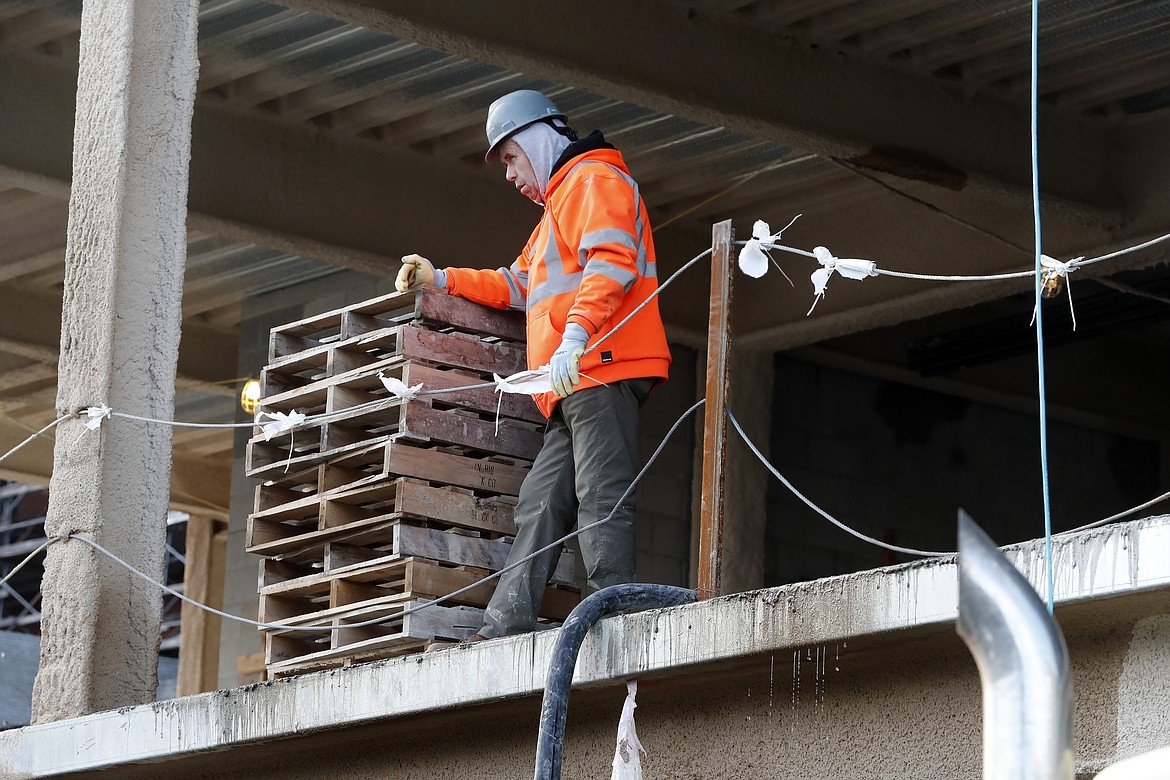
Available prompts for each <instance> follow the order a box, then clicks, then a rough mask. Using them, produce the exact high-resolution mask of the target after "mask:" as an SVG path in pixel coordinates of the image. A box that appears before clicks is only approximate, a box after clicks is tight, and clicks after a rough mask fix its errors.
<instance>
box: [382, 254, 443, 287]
mask: <svg viewBox="0 0 1170 780" xmlns="http://www.w3.org/2000/svg"><path fill="white" fill-rule="evenodd" d="M424 284H433V285H435V286H437V287H446V286H447V274H446V272H445V271H442V270H439V269H438V268H435V266H434V265H432V264H431V261H430V260H427V259H426V258H425V257H423V256H422V255H406V256H405V257H403V258H402V268H400V269H398V278H397V279H395V280H394V289H396V290H398V292H409V291H410V290H417V289H418V288H420V287H422V286H423V285H424Z"/></svg>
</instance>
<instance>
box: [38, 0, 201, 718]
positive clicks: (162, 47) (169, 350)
mask: <svg viewBox="0 0 1170 780" xmlns="http://www.w3.org/2000/svg"><path fill="white" fill-rule="evenodd" d="M197 9H198V3H197V2H195V0H187V1H185V2H179V3H177V4H174V3H168V4H158V3H151V2H125V0H95V2H87V3H86V4H85V7H84V11H83V17H82V34H81V55H80V58H81V60H80V61H81V66H80V76H79V79H78V100H77V122H76V132H75V135H74V166H73V191H72V197H71V199H70V203H69V230H68V246H67V250H66V258H65V298H64V308H63V313H62V322H61V357H60V367H59V377H60V381H59V386H58V394H57V412H58V414H69V413H74V412H77V411H78V410H80V409H84V408H85V407H87V406H97V405H100V404H102V403H107V404H109V405H110V406H112V407H113V408H115V409H117V410H120V411H126V412H130V413H133V414H140V415H146V416H151V417H163V418H167V417H170V416H171V415H172V413H173V399H174V387H175V366H176V362H177V357H178V347H179V327H180V326H179V323H180V304H181V301H182V290H183V265H184V260H185V257H186V233H187V231H186V211H187V165H188V157H189V149H190V123H191V114H192V109H193V106H194V99H195V82H196V78H197V75H198V61H197V59H196V54H195V44H196V35H195V20H196V13H197ZM170 454H171V430H170V428H168V427H165V426H144V425H141V424H137V423H131V422H129V421H126V420H113V421H106V422H105V423H104V424H103V425H102V428H101V430H100V431H97V432H90V431H86V430H85V428H84V427H83V425H82V422H81V421H80V420H76V419H74V420H69V421H67V422H66V423H64V424H63V425H61V426H60V427H59V429H58V430H57V440H56V447H55V452H54V469H53V478H52V482H51V492H50V503H49V510H48V519H47V521H46V523H45V531H46V533H47V534H49V535H50V536H53V535H65V534H69V533H74V532H79V533H84V534H87V535H90V536H91V537H92V538H94V539H95V540H96V541H97V542H99V543H101V544H103V545H105V546H107V547H108V548H109V549H111V550H112V551H114V552H115V553H116V554H119V555H120V556H121V557H123V558H125V559H127V560H129V561H130V562H131V563H133V564H134V565H136V566H137V567H139V568H140V569H142V570H144V571H147V572H151V573H154V574H156V575H158V574H161V572H162V563H163V545H164V540H165V532H164V529H165V522H166V511H167V497H168V494H169V484H170ZM44 583H45V584H44V591H43V592H44V601H43V605H44V606H43V615H44V617H43V622H42V637H43V639H42V643H41V665H40V672H39V674H38V676H37V680H36V685H35V688H34V693H33V720H34V722H46V721H52V720H58V719H61V718H67V717H76V716H78V715H83V714H85V713H89V712H94V711H97V710H105V709H111V708H113V707H120V706H127V705H132V704H141V703H143V702H148V701H152V700H153V699H154V694H155V688H156V686H157V677H156V665H157V660H158V645H159V623H160V620H161V611H162V602H161V600H160V599H159V595H158V592H157V590H155V589H154V588H153V587H152V586H149V585H146V584H144V583H142V582H140V581H138V580H132V578H131V577H130V575H129V574H127V573H125V572H123V571H122V570H120V569H118V570H115V568H114V566H113V564H111V563H109V562H106V561H102V560H99V559H98V557H97V555H96V553H95V552H94V551H93V550H92V549H90V548H89V547H88V546H85V545H83V544H82V543H80V542H69V543H64V544H56V545H53V546H52V547H51V548H49V550H48V553H47V556H46V561H45V577H44Z"/></svg>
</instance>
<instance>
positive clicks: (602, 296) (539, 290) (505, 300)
mask: <svg viewBox="0 0 1170 780" xmlns="http://www.w3.org/2000/svg"><path fill="white" fill-rule="evenodd" d="M657 287H658V278H657V270H656V265H655V257H654V240H653V238H652V236H651V235H650V226H649V223H648V222H647V219H646V206H645V204H644V203H643V202H642V198H641V196H640V194H639V192H638V185H637V183H636V182H635V181H634V180H633V178H631V177H630V174H629V170H628V169H627V168H626V165H625V161H624V160H623V159H622V156H621V153H620V152H618V151H617V150H615V149H595V150H592V151H588V152H586V153H584V154H582V155H580V156H578V157H576V158H574V159H573V160H571V161H569V163H567V164H566V165H564V166H562V167H561V169H560V170H558V171H557V172H556V173H554V174H553V176H552V178H551V179H550V180H549V184H548V192H547V194H546V196H545V209H544V216H543V217H542V218H541V220H540V223H539V224H538V225H537V226H536V229H535V230H533V231H532V235H531V236H530V237H529V239H528V243H527V244H526V245H525V246H524V250H523V251H522V252H521V253H520V256H519V257H517V258H516V261H515V262H514V263H512V265H511V266H510V267H509V268H499V269H496V270H494V271H490V270H475V269H470V268H448V269H447V292H449V293H451V294H452V295H459V296H461V297H464V298H468V299H470V300H473V301H477V302H478V303H483V304H486V305H488V306H494V307H496V308H500V309H504V308H513V309H519V308H524V309H525V310H526V312H527V315H528V367H529V368H533V369H534V368H539V367H540V366H543V365H545V364H547V363H548V362H549V359H550V358H551V357H552V354H553V352H555V351H556V349H557V347H559V346H560V344H561V336H562V334H563V333H564V331H565V324H566V323H567V322H576V323H578V324H580V325H581V326H582V327H583V328H585V331H586V332H587V333H588V334H589V345H590V346H592V345H593V344H594V343H596V342H597V341H598V339H600V338H602V337H603V336H605V334H607V333H609V332H611V331H612V330H613V328H614V326H615V325H617V324H618V323H619V322H621V321H622V320H623V319H624V318H625V317H626V315H628V314H629V313H630V312H632V311H633V310H634V309H636V308H637V307H638V305H639V304H641V303H642V302H644V301H645V300H646V299H647V297H649V296H650V295H651V294H652V293H653V292H654V290H655V289H657ZM669 366H670V349H669V348H668V347H667V344H666V334H665V332H664V331H663V328H662V318H661V316H660V315H659V313H658V300H657V299H654V300H652V301H651V302H650V303H649V304H647V306H646V307H645V308H644V309H642V310H641V311H640V312H638V314H637V315H635V316H634V317H633V318H632V319H631V320H630V321H629V322H628V323H627V324H626V325H624V326H622V328H621V329H620V330H618V331H617V332H616V333H615V334H614V335H613V336H612V337H611V338H607V339H606V340H605V342H604V343H602V344H601V346H600V347H598V348H597V349H596V350H594V351H592V352H589V353H588V354H587V355H585V356H584V357H583V358H582V359H581V384H580V387H582V388H584V387H593V386H595V385H597V384H599V383H609V382H616V381H619V380H622V379H635V378H638V377H652V378H659V379H665V378H666V377H667V373H668V368H669ZM586 375H588V376H586ZM535 399H536V405H537V406H538V407H539V408H540V410H541V412H543V413H544V415H545V416H546V417H548V416H550V415H551V414H552V411H553V409H554V408H555V407H556V404H557V401H558V400H559V399H558V398H557V396H556V395H555V394H554V393H543V394H540V395H537V396H535Z"/></svg>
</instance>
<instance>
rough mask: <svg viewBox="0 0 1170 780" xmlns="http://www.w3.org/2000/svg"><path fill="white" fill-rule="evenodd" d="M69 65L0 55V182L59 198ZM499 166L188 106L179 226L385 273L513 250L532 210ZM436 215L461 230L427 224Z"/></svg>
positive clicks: (493, 257) (475, 260) (67, 132)
mask: <svg viewBox="0 0 1170 780" xmlns="http://www.w3.org/2000/svg"><path fill="white" fill-rule="evenodd" d="M76 80H77V76H76V73H71V72H70V71H69V69H67V68H64V67H61V66H59V65H57V64H55V63H53V62H51V61H47V60H45V59H39V58H21V57H10V56H6V55H4V54H3V53H0V105H4V106H5V111H10V112H12V113H13V115H17V114H19V115H20V116H22V117H23V121H21V122H5V123H0V181H4V182H7V183H9V184H10V185H11V186H18V187H21V188H23V189H29V190H31V191H33V192H38V193H41V194H47V195H53V196H55V197H59V198H66V199H67V198H68V196H69V195H68V193H69V178H70V170H71V157H72V143H73V141H72V134H71V128H72V126H73V105H74V99H75V94H76V89H77V86H76ZM497 179H498V172H497V171H496V170H494V169H492V170H489V169H488V168H486V167H484V168H483V169H482V170H480V169H476V168H473V167H469V166H467V165H466V164H463V163H461V162H460V161H459V160H458V159H455V158H452V157H446V156H442V155H436V156H430V155H427V154H423V153H420V152H417V151H414V150H412V149H408V148H402V147H398V146H395V145H392V144H380V143H377V142H374V141H369V140H361V139H347V138H343V137H340V136H339V135H337V134H332V133H329V132H326V131H321V130H319V129H316V128H313V127H309V126H303V125H289V124H287V123H285V122H282V121H281V120H280V119H279V118H278V117H268V116H263V115H259V114H252V113H249V114H241V113H240V112H237V111H234V110H232V109H230V108H228V107H226V106H225V105H224V104H223V101H214V100H211V101H208V100H201V101H199V102H198V104H197V106H196V110H195V118H194V129H193V139H192V153H191V181H190V195H189V208H190V214H189V218H188V227H189V228H190V229H193V230H199V231H203V232H207V233H213V234H215V235H219V236H223V237H226V238H230V239H233V240H238V241H242V242H247V243H255V244H259V245H262V246H267V247H271V248H273V249H278V250H282V251H287V252H290V253H293V254H298V255H302V256H305V257H310V258H313V259H318V260H322V261H325V262H329V263H332V264H334V265H338V266H341V267H347V268H352V269H355V270H359V271H365V272H367V273H372V274H376V275H380V276H388V275H390V274H392V273H394V272H396V270H397V259H398V257H399V256H401V255H403V254H406V253H408V252H415V251H417V252H423V253H430V254H431V255H433V256H434V257H435V258H436V260H437V261H439V262H460V263H464V264H469V265H474V264H490V263H494V264H495V265H499V264H501V263H503V262H510V261H511V259H512V257H514V255H515V253H516V251H517V249H518V247H519V245H520V242H521V241H522V237H523V236H524V235H525V234H526V232H527V230H529V229H531V226H532V224H533V221H534V220H535V214H536V212H534V211H533V209H532V206H531V205H530V204H527V203H525V202H523V201H522V200H521V199H519V198H515V197H508V191H507V188H506V187H505V186H504V185H503V182H502V181H498V180H497ZM436 215H439V216H440V217H446V218H449V220H450V225H449V226H448V227H450V226H456V225H457V226H458V229H446V228H444V229H436V227H435V225H436Z"/></svg>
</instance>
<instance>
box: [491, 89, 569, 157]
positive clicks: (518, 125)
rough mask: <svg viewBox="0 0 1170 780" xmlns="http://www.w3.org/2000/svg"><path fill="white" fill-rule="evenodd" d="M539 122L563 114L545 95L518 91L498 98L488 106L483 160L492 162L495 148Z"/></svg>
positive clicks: (562, 116) (557, 117)
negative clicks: (485, 149)
mask: <svg viewBox="0 0 1170 780" xmlns="http://www.w3.org/2000/svg"><path fill="white" fill-rule="evenodd" d="M542 119H560V120H562V121H564V119H565V115H564V113H562V112H561V110H560V109H559V108H557V106H556V104H555V103H553V102H552V101H551V100H549V99H548V96H547V95H544V94H543V93H540V92H537V91H536V90H534V89H518V90H516V91H515V92H509V93H508V94H507V95H504V96H503V97H501V98H497V99H496V100H495V101H494V102H493V103H492V104H491V105H490V106H488V114H487V141H488V150H487V154H485V155H484V160H486V161H487V162H491V161H492V160H494V159H495V157H496V147H497V146H499V145H500V144H502V143H503V142H504V141H506V140H507V139H508V138H509V137H510V136H512V135H514V134H515V133H516V132H518V131H520V130H523V129H524V128H525V127H528V125H530V124H532V123H533V122H539V121H541V120H542Z"/></svg>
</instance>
